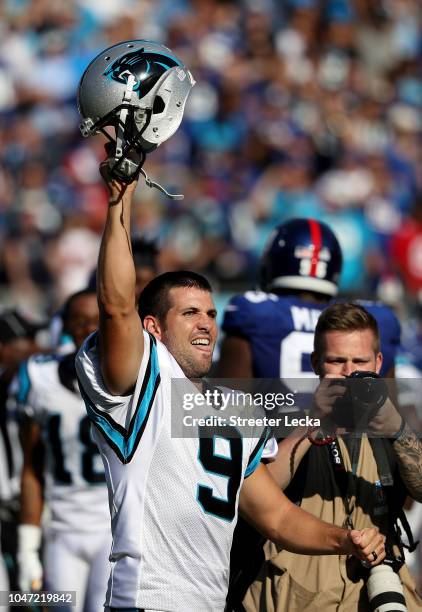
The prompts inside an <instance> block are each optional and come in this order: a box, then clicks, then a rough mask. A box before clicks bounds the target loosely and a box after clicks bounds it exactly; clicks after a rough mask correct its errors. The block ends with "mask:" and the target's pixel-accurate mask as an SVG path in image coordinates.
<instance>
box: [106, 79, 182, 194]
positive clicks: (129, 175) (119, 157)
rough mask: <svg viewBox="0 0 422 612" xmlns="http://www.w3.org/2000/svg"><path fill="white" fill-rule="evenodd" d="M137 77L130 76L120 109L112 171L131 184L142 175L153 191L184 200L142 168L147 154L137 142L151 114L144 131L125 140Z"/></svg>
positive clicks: (146, 113) (149, 114)
mask: <svg viewBox="0 0 422 612" xmlns="http://www.w3.org/2000/svg"><path fill="white" fill-rule="evenodd" d="M135 82H136V81H135V77H134V76H133V74H129V75H128V79H127V83H126V89H125V93H124V95H123V106H122V108H121V109H120V114H119V120H118V123H117V128H116V140H115V142H116V150H115V154H114V162H112V161H111V160H110V171H111V173H112V174H114V175H115V176H116V177H117V178H118V179H119V180H121V181H124V182H127V183H131V182H133V181H134V180H136V179H137V178H138V177H139V174H142V175H143V177H144V178H145V183H146V185H147V186H148V187H150V188H151V189H152V188H153V187H154V188H155V189H158V190H159V191H161V192H162V193H164V194H165V195H166V196H167V197H169V198H171V199H172V200H183V198H184V195H183V194H178V193H174V194H173V193H170V192H168V191H167V190H166V189H164V187H162V185H160V184H159V183H157V182H156V181H153V180H151V179H150V178H149V177H148V175H147V173H146V172H145V170H144V169H143V168H142V165H143V163H144V161H145V157H146V154H145V152H144V151H142V149H140V150H138V149H137V148H136V141H137V140H138V138H140V136H141V135H142V133H143V132H144V130H145V129H146V128H147V127H148V125H149V122H150V120H151V113H150V112H149V113H148V112H145V122H144V125H143V127H142V130H141V131H140V132H139V133H138V134H137V135H136V136H135V137H134V138H133V139H132V140H130V141H129V142H127V141H126V139H125V127H126V121H127V118H128V113H129V108H130V107H129V103H130V101H131V98H132V92H133V88H134V85H135ZM131 154H132V156H133V157H135V158H138V159H131Z"/></svg>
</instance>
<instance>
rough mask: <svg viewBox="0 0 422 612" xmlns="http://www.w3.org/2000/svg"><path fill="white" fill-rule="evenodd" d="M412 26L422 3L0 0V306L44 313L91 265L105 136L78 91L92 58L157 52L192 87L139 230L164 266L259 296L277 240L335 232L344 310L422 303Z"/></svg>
mask: <svg viewBox="0 0 422 612" xmlns="http://www.w3.org/2000/svg"><path fill="white" fill-rule="evenodd" d="M421 12H422V7H421V5H420V3H419V2H418V1H417V0H284V1H283V2H278V1H276V0H253V1H252V0H250V1H247V0H243V1H240V0H239V1H237V2H235V1H230V0H171V1H170V0H156V1H154V2H152V1H151V0H149V1H148V0H143V1H139V0H120V1H119V2H114V1H113V0H104V1H102V2H101V3H99V2H95V1H94V0H72V2H66V3H63V2H61V1H60V0H4V2H2V3H1V7H0V15H1V22H0V27H1V36H0V76H1V81H2V87H1V89H0V164H1V167H0V187H1V188H0V235H1V241H0V244H1V247H0V253H1V257H0V291H1V293H0V299H1V302H2V303H3V304H6V305H7V304H11V305H14V306H16V305H17V306H19V307H21V308H23V309H24V310H26V311H30V312H31V313H32V315H33V316H38V317H41V318H42V317H45V316H48V315H50V314H51V313H52V312H54V310H55V308H57V306H59V305H60V304H61V303H62V302H63V300H64V299H65V298H66V297H67V296H68V295H69V294H70V293H72V292H73V291H76V290H78V289H80V288H81V287H83V286H84V285H85V284H86V280H87V278H88V276H89V273H90V271H91V270H92V269H93V268H94V266H95V261H96V256H97V249H98V243H99V232H100V228H101V227H102V222H103V219H104V214H105V207H106V201H107V200H106V193H105V190H104V188H103V186H102V185H101V183H100V180H99V175H98V162H99V160H100V159H101V158H102V157H103V146H102V145H103V142H102V138H101V137H97V138H92V139H86V140H84V139H83V138H82V137H81V135H80V132H79V129H78V122H79V117H78V113H77V107H76V90H77V84H78V80H79V78H80V76H81V74H82V72H83V70H84V68H85V67H86V65H87V64H88V62H89V61H90V60H91V59H92V58H93V57H95V56H96V55H97V54H98V52H99V51H100V50H101V49H104V48H105V47H107V46H109V45H112V44H113V43H116V42H118V41H121V40H126V39H131V38H146V39H152V40H158V41H160V42H163V43H165V44H167V45H168V46H169V47H170V48H171V49H172V50H173V51H174V52H175V53H176V54H177V55H178V56H179V57H181V58H182V59H183V60H184V61H185V63H186V65H187V66H189V68H190V69H191V70H192V73H193V74H194V77H195V79H196V81H197V84H196V86H195V87H194V89H193V91H192V93H191V96H190V99H189V100H188V105H187V109H186V113H185V117H184V120H183V123H182V126H181V129H179V131H178V132H177V133H176V135H175V136H174V137H173V138H172V139H171V140H170V141H169V142H167V143H165V145H163V146H162V147H161V148H160V149H159V150H158V151H156V152H154V153H153V154H152V155H151V156H150V157H149V158H148V159H147V162H146V165H145V169H146V170H147V172H148V174H150V175H151V176H152V177H153V178H154V179H156V180H159V181H160V182H162V183H163V184H164V185H165V186H166V187H168V188H169V189H170V190H173V191H177V192H181V193H184V194H185V199H184V200H183V201H182V202H174V201H170V200H168V199H167V198H165V197H164V196H162V195H161V194H159V193H158V192H156V191H155V190H149V189H148V188H142V189H139V190H138V202H137V205H136V208H135V215H134V216H135V218H134V231H135V233H139V232H140V230H139V228H140V227H142V228H144V229H143V234H144V235H145V236H146V237H147V238H151V239H156V240H157V241H158V244H159V246H160V248H161V251H162V252H161V259H162V262H161V263H162V266H163V267H164V268H166V269H173V268H179V267H185V268H193V269H196V270H201V271H205V272H206V273H208V274H209V275H210V276H211V278H213V279H214V280H215V284H216V286H217V288H220V289H221V290H222V291H223V292H224V291H230V292H232V291H233V290H234V289H238V288H239V287H242V286H246V285H251V284H252V283H253V282H254V279H255V275H256V268H257V262H258V258H259V254H260V253H261V251H262V247H263V244H264V242H265V240H266V238H267V236H268V234H269V232H270V230H271V229H272V228H273V227H274V226H275V225H277V224H278V223H280V222H281V221H283V220H285V219H287V218H289V217H292V216H313V217H316V218H320V219H323V220H325V221H327V222H328V223H329V224H330V226H331V227H332V229H333V230H334V231H335V232H336V234H337V235H338V238H339V240H340V243H341V246H342V248H343V251H344V253H345V256H346V262H345V269H344V273H343V277H342V286H341V289H342V290H343V293H344V292H346V293H348V294H350V295H362V294H363V295H366V296H367V295H369V294H370V295H372V296H373V295H375V294H378V295H380V296H381V297H383V298H384V299H385V298H388V299H389V300H397V299H398V298H400V297H403V295H404V292H405V291H406V292H407V295H408V298H409V300H411V302H412V303H413V302H417V299H418V295H419V293H420V291H421V289H422V215H421V212H422V201H421V196H420V193H421V187H422V174H421V167H422V164H421V158H422V142H421V130H422V123H421V115H420V110H421V106H422V73H421V41H422V38H421Z"/></svg>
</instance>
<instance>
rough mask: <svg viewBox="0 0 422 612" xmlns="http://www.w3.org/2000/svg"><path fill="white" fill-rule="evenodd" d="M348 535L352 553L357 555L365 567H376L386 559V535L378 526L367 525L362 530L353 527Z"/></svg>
mask: <svg viewBox="0 0 422 612" xmlns="http://www.w3.org/2000/svg"><path fill="white" fill-rule="evenodd" d="M347 536H348V538H349V540H350V554H351V555H353V556H355V557H357V558H358V559H359V561H361V562H362V563H363V564H364V565H365V567H374V566H375V565H378V564H379V563H381V562H382V561H383V560H384V559H385V536H383V535H382V534H381V533H380V532H379V531H378V528H377V527H367V528H366V529H362V530H361V531H357V530H356V529H351V530H350V531H348V533H347Z"/></svg>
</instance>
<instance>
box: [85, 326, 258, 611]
mask: <svg viewBox="0 0 422 612" xmlns="http://www.w3.org/2000/svg"><path fill="white" fill-rule="evenodd" d="M143 333H144V341H145V348H144V355H143V359H142V363H141V366H140V370H139V374H138V379H137V383H136V387H135V390H134V392H133V394H132V395H130V396H121V397H120V396H113V395H111V394H110V393H108V391H107V390H106V388H105V386H104V384H103V381H102V378H101V373H100V368H99V362H98V354H97V347H96V336H95V335H93V336H91V337H90V338H89V339H88V340H87V341H86V342H85V344H84V346H83V347H82V349H81V350H80V351H79V354H78V357H77V362H76V367H77V373H78V378H79V382H80V385H81V390H82V394H83V397H84V399H85V402H86V406H87V411H88V414H89V415H90V417H91V419H92V420H93V422H94V423H95V426H96V431H95V437H96V440H97V442H98V445H99V447H100V450H101V453H102V456H103V460H104V464H105V466H106V477H107V482H108V486H109V492H110V496H111V513H112V531H113V547H112V551H111V564H112V570H111V576H110V580H109V587H108V593H107V599H106V602H107V605H108V606H110V607H116V608H120V607H122V608H146V609H159V610H172V612H176V611H180V612H186V610H195V612H200V611H202V612H204V611H217V610H218V611H222V610H223V609H224V606H225V598H226V593H227V586H228V575H229V557H230V547H231V542H232V537H233V529H234V526H235V524H236V518H237V506H238V498H239V490H240V488H241V486H242V482H243V480H244V478H245V477H247V476H249V475H250V474H251V473H252V472H253V470H254V469H255V468H256V466H257V465H258V463H259V460H260V457H261V453H262V450H263V448H264V445H265V443H266V438H267V434H268V432H267V430H266V429H265V428H263V427H261V428H260V430H256V431H255V429H253V431H251V436H250V437H242V436H241V434H240V433H238V434H237V435H236V434H235V435H234V436H233V437H232V436H225V435H224V432H222V431H221V430H217V429H216V430H215V435H214V434H213V435H211V437H202V436H201V427H199V431H198V429H195V430H194V431H193V432H192V435H191V436H190V437H185V438H182V437H175V436H174V434H173V433H172V432H173V430H172V418H173V419H174V418H175V415H174V414H173V417H172V411H173V410H174V409H175V408H174V402H173V404H172V401H171V399H172V398H171V394H172V391H173V392H174V387H173V389H172V386H171V381H172V379H184V380H185V381H186V386H187V389H189V388H190V389H191V390H192V389H193V388H194V387H193V385H191V383H190V382H189V381H188V380H187V379H186V378H185V376H184V374H183V372H182V370H181V368H180V367H179V365H178V364H177V362H176V361H175V359H174V358H173V357H172V355H171V354H170V353H169V351H168V350H167V348H166V347H165V346H164V345H163V344H162V343H161V342H159V341H156V340H155V339H154V338H153V337H152V336H150V335H148V334H147V333H146V332H143ZM195 391H197V389H196V387H195ZM173 399H174V398H173ZM180 403H182V402H180ZM178 407H179V408H180V413H177V418H179V416H180V417H182V411H183V408H182V407H181V406H178ZM176 409H177V408H176ZM173 422H174V421H173ZM233 429H234V428H233ZM202 433H204V432H202ZM208 433H210V432H209V431H208ZM211 433H212V432H211ZM233 433H235V432H233V431H232V432H231V434H233Z"/></svg>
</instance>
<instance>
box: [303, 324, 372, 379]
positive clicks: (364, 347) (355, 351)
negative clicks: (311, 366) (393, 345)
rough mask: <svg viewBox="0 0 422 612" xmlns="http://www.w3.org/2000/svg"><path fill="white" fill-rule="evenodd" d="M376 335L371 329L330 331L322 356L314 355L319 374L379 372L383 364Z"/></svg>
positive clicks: (339, 374) (344, 374)
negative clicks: (376, 348)
mask: <svg viewBox="0 0 422 612" xmlns="http://www.w3.org/2000/svg"><path fill="white" fill-rule="evenodd" d="M374 347H375V337H374V334H373V332H372V331H371V330H370V329H364V330H356V331H352V332H344V331H329V332H326V333H325V334H324V351H323V354H322V356H320V358H319V359H318V356H316V355H315V354H314V355H313V360H315V362H316V363H318V366H317V367H318V374H320V376H326V375H327V374H330V375H334V376H339V377H342V376H350V374H351V373H352V372H356V371H357V370H361V371H362V370H366V371H370V372H376V373H377V374H378V373H379V371H380V369H381V364H382V356H381V353H380V352H377V351H376V350H374Z"/></svg>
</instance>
